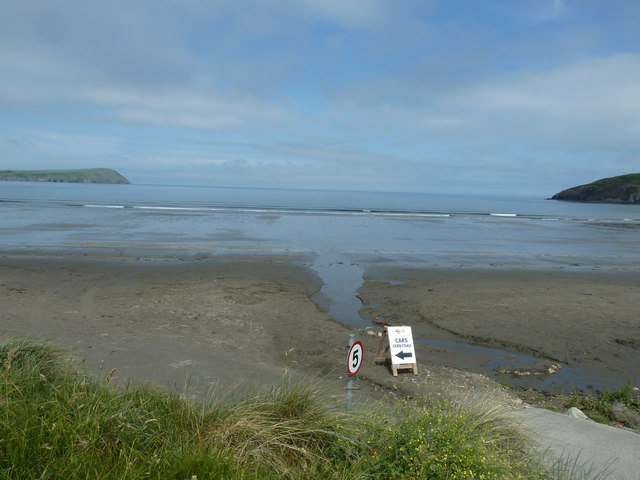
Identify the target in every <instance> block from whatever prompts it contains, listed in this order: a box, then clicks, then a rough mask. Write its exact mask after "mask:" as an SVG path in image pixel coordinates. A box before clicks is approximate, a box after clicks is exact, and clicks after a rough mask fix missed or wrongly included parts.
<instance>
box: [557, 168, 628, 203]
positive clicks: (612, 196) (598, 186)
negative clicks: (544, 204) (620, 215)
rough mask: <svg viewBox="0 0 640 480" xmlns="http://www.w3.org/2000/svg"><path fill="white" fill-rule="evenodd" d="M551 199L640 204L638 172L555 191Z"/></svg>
mask: <svg viewBox="0 0 640 480" xmlns="http://www.w3.org/2000/svg"><path fill="white" fill-rule="evenodd" d="M551 199H552V200H567V201H571V202H601V203H628V204H636V205H640V173H630V174H628V175H619V176H617V177H610V178H603V179H601V180H596V181H595V182H593V183H589V184H586V185H579V186H577V187H572V188H568V189H566V190H563V191H562V192H559V193H556V194H555V195H554V196H553V197H551Z"/></svg>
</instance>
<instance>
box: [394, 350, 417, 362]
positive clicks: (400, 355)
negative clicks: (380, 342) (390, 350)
mask: <svg viewBox="0 0 640 480" xmlns="http://www.w3.org/2000/svg"><path fill="white" fill-rule="evenodd" d="M396 357H398V358H399V359H400V360H404V359H405V358H410V357H413V353H411V352H406V353H405V352H404V351H402V350H401V351H400V352H399V353H396Z"/></svg>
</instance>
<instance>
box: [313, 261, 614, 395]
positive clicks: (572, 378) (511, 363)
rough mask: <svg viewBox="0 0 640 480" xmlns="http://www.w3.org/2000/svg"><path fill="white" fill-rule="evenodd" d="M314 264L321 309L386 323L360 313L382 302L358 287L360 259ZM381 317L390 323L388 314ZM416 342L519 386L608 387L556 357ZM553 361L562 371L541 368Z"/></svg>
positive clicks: (362, 322)
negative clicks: (366, 299)
mask: <svg viewBox="0 0 640 480" xmlns="http://www.w3.org/2000/svg"><path fill="white" fill-rule="evenodd" d="M312 268H313V270H314V271H315V272H316V273H317V274H318V275H319V276H320V278H321V280H322V281H323V286H322V288H321V289H320V290H319V291H318V292H316V293H315V294H314V295H313V296H312V300H313V301H314V302H315V303H316V305H317V306H318V307H319V308H321V309H322V310H323V311H324V312H326V313H327V314H328V315H330V316H331V317H333V318H334V319H336V320H339V321H341V322H343V323H346V324H347V325H350V326H352V327H354V328H356V329H358V330H361V331H364V329H365V328H366V327H380V326H379V325H373V324H372V322H370V321H369V320H366V319H365V318H363V317H362V316H361V315H360V310H361V309H363V308H367V309H375V308H376V307H378V306H379V305H378V304H364V303H363V301H362V300H361V299H360V298H359V297H358V290H359V289H360V288H361V287H362V285H363V282H364V273H365V270H364V268H363V266H362V265H361V264H360V263H356V262H353V261H352V260H351V259H349V258H347V257H345V256H338V257H336V256H335V255H333V256H331V257H328V256H325V255H319V256H318V257H317V258H316V259H315V261H314V263H313V265H312ZM377 281H380V282H386V283H389V284H398V283H399V282H401V281H399V280H392V279H377ZM380 320H383V321H384V317H382V318H380ZM415 341H416V343H421V344H424V345H427V346H428V347H431V348H432V349H439V350H445V351H447V352H449V353H451V354H454V355H456V356H458V357H462V358H463V359H464V361H463V363H464V364H468V365H470V366H472V365H473V366H478V365H479V366H481V367H482V371H481V372H480V373H483V374H484V375H486V376H488V377H491V378H494V379H495V380H497V381H499V382H501V383H506V384H508V385H511V386H513V387H517V388H524V389H529V388H533V389H536V390H539V391H545V392H548V393H570V392H573V391H575V390H576V389H578V390H582V391H591V392H593V391H596V390H598V389H602V388H604V385H602V382H601V381H599V380H598V379H597V378H594V377H591V376H590V375H588V374H587V373H586V372H583V371H580V370H578V369H576V368H574V367H572V366H570V365H567V364H565V363H562V362H558V361H555V360H553V361H550V360H549V359H546V358H540V357H535V356H532V355H528V354H525V353H521V352H517V351H509V350H503V349H500V348H495V347H488V346H484V345H479V344H472V343H466V342H463V341H457V340H451V339H447V338H419V337H416V338H415ZM423 361H425V360H423ZM550 363H551V364H556V365H557V366H559V369H557V370H555V369H554V370H555V371H554V372H553V373H550V374H549V373H546V372H540V371H539V370H540V369H539V368H537V367H538V366H540V368H541V369H542V370H546V368H547V365H549V364H550ZM445 366H447V365H445ZM470 369H471V370H474V369H472V368H470ZM514 372H521V373H514ZM522 372H529V373H522Z"/></svg>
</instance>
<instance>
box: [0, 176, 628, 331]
mask: <svg viewBox="0 0 640 480" xmlns="http://www.w3.org/2000/svg"><path fill="white" fill-rule="evenodd" d="M0 209H1V212H2V217H1V218H2V222H1V225H0V248H2V249H3V250H5V251H7V250H34V249H35V250H56V249H64V250H71V251H73V250H76V249H77V250H79V251H82V252H87V251H89V252H92V253H97V254H100V253H104V254H105V255H110V254H113V253H114V252H116V253H117V252H122V251H124V250H123V249H127V254H133V255H136V256H138V257H140V258H144V259H159V258H176V257H180V256H182V257H186V258H189V256H197V255H200V256H202V255H205V256H207V255H217V254H229V253H247V252H251V253H254V254H265V255H269V254H279V255H298V256H302V257H304V258H306V259H307V261H308V262H309V265H311V266H312V267H313V268H314V269H315V271H316V272H317V273H318V274H319V275H320V276H321V278H322V279H323V280H324V282H325V286H324V287H323V290H322V292H321V293H320V295H319V296H318V299H317V301H318V302H320V303H321V304H322V306H323V308H326V309H327V310H328V311H329V313H331V314H332V315H333V316H335V317H336V318H339V319H341V320H344V321H348V322H349V323H352V324H355V325H358V326H362V324H363V321H362V320H361V319H360V318H359V316H357V314H355V313H354V312H357V309H358V308H360V307H361V305H360V303H359V301H358V300H357V299H356V298H355V296H354V295H353V293H354V292H355V290H356V289H357V288H358V287H359V286H360V285H361V284H362V275H363V273H364V270H365V268H366V267H367V266H371V265H380V264H383V265H397V266H414V267H452V266H466V267H478V268H483V267H525V268H567V269H602V270H632V271H637V270H640V206H636V205H606V204H582V203H569V202H558V201H550V200H545V199H543V198H527V197H522V198H514V197H499V196H473V195H434V194H423V193H416V194H412V193H378V192H344V191H311V190H276V189H249V188H215V187H188V186H158V185H85V184H62V183H35V182H0Z"/></svg>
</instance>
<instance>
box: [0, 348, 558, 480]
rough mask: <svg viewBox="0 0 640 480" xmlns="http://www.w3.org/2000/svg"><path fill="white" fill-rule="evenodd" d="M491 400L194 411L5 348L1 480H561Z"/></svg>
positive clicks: (0, 374)
mask: <svg viewBox="0 0 640 480" xmlns="http://www.w3.org/2000/svg"><path fill="white" fill-rule="evenodd" d="M528 451H529V449H528V443H527V440H526V439H525V438H524V437H523V436H522V435H521V434H520V433H519V431H518V430H517V429H516V428H515V427H514V426H513V425H512V424H511V423H510V422H509V421H508V420H507V419H505V417H503V416H502V414H501V412H500V411H499V410H498V409H497V408H495V407H492V404H491V403H490V402H488V401H480V402H478V401H476V402H462V403H459V402H458V403H451V402H447V401H441V400H433V399H423V400H422V401H420V402H411V403H409V402H398V403H397V404H395V405H394V406H393V407H392V408H390V407H389V406H388V405H386V406H380V407H368V408H366V409H364V408H362V409H359V410H358V409H356V410H355V411H351V412H346V411H345V410H344V409H343V408H339V407H338V404H337V403H336V402H332V401H331V400H330V399H327V398H326V397H325V396H324V394H323V393H322V392H321V391H319V390H318V389H317V388H315V387H314V386H313V385H311V384H309V383H304V384H293V383H291V382H288V381H286V380H285V381H284V382H283V383H282V385H279V386H277V387H273V388H270V389H266V390H261V391H258V392H254V393H252V394H246V395H243V396H240V397H235V398H232V397H230V396H224V395H218V396H216V395H215V394H214V395H211V396H210V397H209V398H208V399H207V400H206V401H203V402H201V403H192V402H187V401H184V400H182V399H181V398H180V397H179V396H178V395H175V394H172V393H167V392H164V391H161V390H158V389H155V388H151V387H132V386H130V387H128V388H125V389H115V388H112V387H110V386H109V375H107V376H106V377H104V378H99V379H92V378H89V377H87V376H86V375H85V374H83V373H82V372H81V371H78V370H77V369H75V368H74V367H73V366H72V365H71V364H70V363H68V362H67V361H65V360H64V358H63V357H62V356H61V355H60V353H59V352H58V351H57V350H56V349H55V348H54V347H52V346H51V345H47V344H41V343H34V342H27V341H12V342H5V343H4V344H1V345H0V478H2V479H16V478H19V479H22V480H30V479H33V480H35V479H42V480H44V479H157V480H160V479H162V480H172V479H174V480H204V479H231V480H235V479H282V478H288V479H296V480H298V479H302V480H304V479H340V480H346V479H451V480H453V479H501V480H502V479H505V480H508V479H540V480H542V479H550V480H551V479H560V478H566V477H564V476H558V475H557V474H554V473H551V472H549V471H547V470H545V469H544V468H543V467H542V466H541V465H540V464H539V463H538V460H536V459H534V458H533V457H531V456H530V455H529V454H528V453H527V452H528Z"/></svg>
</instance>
